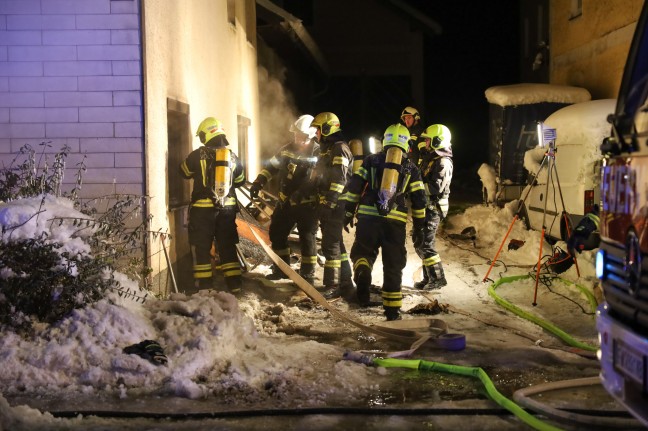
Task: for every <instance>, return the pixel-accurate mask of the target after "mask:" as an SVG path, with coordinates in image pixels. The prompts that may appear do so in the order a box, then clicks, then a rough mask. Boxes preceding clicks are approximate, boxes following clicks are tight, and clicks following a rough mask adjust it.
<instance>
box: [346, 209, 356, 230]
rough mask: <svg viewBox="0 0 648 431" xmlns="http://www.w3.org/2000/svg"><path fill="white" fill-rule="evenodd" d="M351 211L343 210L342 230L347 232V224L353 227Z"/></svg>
mask: <svg viewBox="0 0 648 431" xmlns="http://www.w3.org/2000/svg"><path fill="white" fill-rule="evenodd" d="M353 218H354V217H353V213H352V212H349V211H347V212H345V213H344V230H345V231H347V232H349V226H351V227H353V224H354V223H353Z"/></svg>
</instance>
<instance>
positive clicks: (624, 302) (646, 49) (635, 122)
mask: <svg viewBox="0 0 648 431" xmlns="http://www.w3.org/2000/svg"><path fill="white" fill-rule="evenodd" d="M647 13H648V3H646V4H644V7H643V10H642V13H641V16H640V18H639V21H638V23H637V28H636V30H635V35H634V39H633V41H632V45H631V48H630V52H629V55H628V60H627V62H626V67H625V71H624V75H623V79H622V82H621V88H620V90H619V96H618V99H617V105H616V109H615V112H614V114H612V115H610V117H609V121H610V123H611V124H612V127H611V132H612V133H611V136H610V137H609V138H607V139H605V140H604V142H603V144H602V145H601V151H602V153H603V155H604V156H605V157H604V159H603V166H602V172H601V224H600V232H601V244H600V248H599V251H598V254H597V258H596V272H597V276H598V277H599V279H600V282H601V287H602V288H603V293H604V298H605V302H603V303H602V304H601V305H600V306H599V308H598V310H597V317H596V326H597V330H598V333H599V342H600V350H599V352H598V354H599V360H600V362H601V373H600V377H601V382H602V384H603V386H604V387H605V389H606V390H607V392H609V393H610V394H611V395H612V396H613V397H614V398H615V399H616V400H617V401H619V402H620V403H621V404H623V405H624V406H625V407H626V408H627V409H628V411H629V412H630V413H631V414H632V415H633V416H635V417H636V418H637V419H639V420H640V421H641V422H642V423H643V424H644V425H646V426H648V98H647V96H648V30H647V27H646V25H647V24H648V23H647V19H648V18H647V17H646V15H647Z"/></svg>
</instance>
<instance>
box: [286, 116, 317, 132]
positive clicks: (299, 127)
mask: <svg viewBox="0 0 648 431" xmlns="http://www.w3.org/2000/svg"><path fill="white" fill-rule="evenodd" d="M313 119H314V118H313V116H312V115H308V114H305V115H302V116H301V117H299V118H298V119H297V121H295V122H294V123H293V124H291V125H290V131H291V132H293V133H296V132H297V133H303V134H304V135H308V137H309V138H313V137H314V136H315V127H313V126H311V123H312V122H313Z"/></svg>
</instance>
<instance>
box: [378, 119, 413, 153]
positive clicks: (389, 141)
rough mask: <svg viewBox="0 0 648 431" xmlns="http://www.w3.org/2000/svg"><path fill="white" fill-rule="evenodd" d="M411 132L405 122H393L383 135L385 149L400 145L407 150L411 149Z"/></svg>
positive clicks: (399, 146)
mask: <svg viewBox="0 0 648 431" xmlns="http://www.w3.org/2000/svg"><path fill="white" fill-rule="evenodd" d="M409 139H410V132H409V130H407V127H405V126H404V125H403V124H392V125H391V126H389V127H387V129H386V130H385V134H384V137H383V141H382V144H383V149H385V148H387V147H390V146H392V147H398V148H400V149H401V150H403V151H405V152H407V151H408V150H409Z"/></svg>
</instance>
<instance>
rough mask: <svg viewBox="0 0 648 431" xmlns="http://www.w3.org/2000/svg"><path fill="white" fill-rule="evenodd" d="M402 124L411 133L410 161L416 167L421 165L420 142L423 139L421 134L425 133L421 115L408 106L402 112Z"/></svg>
mask: <svg viewBox="0 0 648 431" xmlns="http://www.w3.org/2000/svg"><path fill="white" fill-rule="evenodd" d="M400 118H401V124H404V125H405V127H407V130H408V131H409V133H410V140H409V149H408V152H409V159H410V160H411V161H413V162H414V164H415V165H417V166H418V165H419V162H420V154H419V142H420V138H421V133H422V132H423V124H422V123H421V114H419V111H418V110H417V109H416V108H413V107H411V106H406V107H405V109H403V112H401V117H400Z"/></svg>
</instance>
